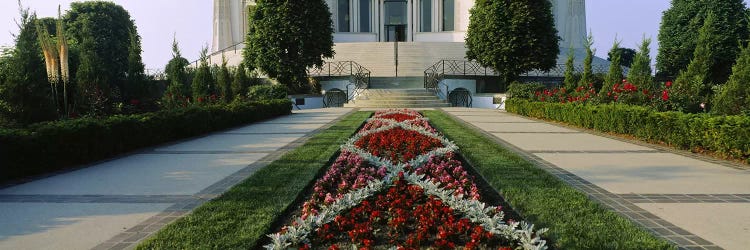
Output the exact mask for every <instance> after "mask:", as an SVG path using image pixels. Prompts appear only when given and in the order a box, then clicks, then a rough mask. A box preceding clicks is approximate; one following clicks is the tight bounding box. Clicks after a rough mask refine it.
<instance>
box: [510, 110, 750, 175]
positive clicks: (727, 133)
mask: <svg viewBox="0 0 750 250" xmlns="http://www.w3.org/2000/svg"><path fill="white" fill-rule="evenodd" d="M506 109H507V111H508V112H512V113H516V114H520V115H524V116H530V117H535V118H540V119H547V120H553V121H559V122H565V123H568V124H571V125H575V126H579V127H583V128H588V129H594V130H598V131H602V132H613V133H618V134H627V135H632V136H634V137H636V138H639V139H643V140H647V141H651V142H662V143H666V144H669V145H672V146H675V147H677V148H680V149H690V150H696V151H703V150H708V151H712V152H715V153H717V154H719V155H721V156H725V157H731V158H735V159H744V160H746V161H748V162H750V160H749V159H748V157H750V117H748V116H715V115H709V114H687V113H681V112H658V111H655V110H653V109H651V108H648V107H643V106H632V105H624V104H602V105H583V104H562V103H547V102H531V101H527V100H519V99H511V100H508V101H507V102H506Z"/></svg>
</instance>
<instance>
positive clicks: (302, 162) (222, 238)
mask: <svg viewBox="0 0 750 250" xmlns="http://www.w3.org/2000/svg"><path fill="white" fill-rule="evenodd" d="M370 115H371V112H357V113H354V114H352V115H349V116H347V117H345V118H344V119H343V120H342V121H340V122H338V123H337V124H335V125H333V126H332V127H331V128H329V129H327V130H325V131H323V132H321V133H319V134H317V135H315V136H314V137H313V138H311V139H310V140H308V141H307V142H306V143H305V144H304V145H303V146H301V147H299V148H297V149H295V150H293V151H291V152H289V153H287V154H285V155H284V156H282V157H281V158H280V159H279V160H276V161H274V162H273V163H271V164H270V165H268V166H266V167H265V168H263V169H260V170H258V171H257V172H256V173H255V174H253V175H252V176H250V177H249V178H248V179H247V180H245V181H243V182H242V183H240V184H238V185H237V186H235V187H233V188H232V189H230V190H229V191H227V192H226V193H224V194H223V195H221V196H220V197H218V198H216V199H214V200H212V201H209V202H207V203H205V204H203V205H202V206H200V207H198V208H197V209H195V210H194V211H193V212H192V213H191V214H190V215H187V216H186V217H184V218H181V219H179V220H177V221H175V222H174V223H171V224H169V225H167V226H166V227H164V228H163V229H162V230H161V231H159V232H158V233H156V235H154V236H152V237H150V238H149V239H147V240H146V241H144V242H143V243H142V244H140V245H139V246H138V248H137V249H209V248H210V249H238V248H242V249H248V248H252V247H254V246H255V245H256V243H257V242H258V241H259V240H262V239H263V237H266V236H265V233H267V231H268V230H269V228H270V227H271V224H272V223H273V221H274V219H275V218H276V217H277V216H279V215H280V214H281V213H282V212H283V211H284V210H285V209H286V208H287V207H288V206H291V205H294V204H292V203H293V202H294V200H295V199H296V198H297V196H298V194H300V193H301V192H302V191H303V189H304V188H305V187H306V186H307V185H308V184H309V183H311V182H312V181H313V179H314V178H315V176H316V174H317V173H318V172H319V171H321V169H322V168H324V167H326V164H327V163H328V161H329V159H330V158H331V156H333V155H334V154H335V153H336V152H337V151H338V150H339V146H340V145H341V144H343V143H344V142H345V141H346V140H347V139H348V138H349V137H351V136H352V135H353V134H354V133H355V132H356V130H357V128H359V126H360V125H361V124H362V123H363V122H364V120H365V119H367V118H368V117H370Z"/></svg>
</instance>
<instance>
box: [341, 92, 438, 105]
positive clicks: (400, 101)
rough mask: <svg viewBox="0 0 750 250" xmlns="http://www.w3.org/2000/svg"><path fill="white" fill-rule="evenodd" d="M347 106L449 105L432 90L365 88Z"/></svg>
mask: <svg viewBox="0 0 750 250" xmlns="http://www.w3.org/2000/svg"><path fill="white" fill-rule="evenodd" d="M344 107H347V108H437V107H450V104H448V103H447V102H446V101H443V100H440V99H439V98H438V97H437V96H435V94H433V93H432V92H430V91H428V90H426V89H424V88H421V89H366V90H363V91H362V93H361V94H360V95H359V96H358V97H357V99H356V100H354V101H353V102H349V103H347V104H344Z"/></svg>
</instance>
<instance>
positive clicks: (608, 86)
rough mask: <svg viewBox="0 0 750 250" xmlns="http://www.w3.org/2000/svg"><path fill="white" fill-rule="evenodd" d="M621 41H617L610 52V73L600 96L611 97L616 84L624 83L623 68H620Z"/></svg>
mask: <svg viewBox="0 0 750 250" xmlns="http://www.w3.org/2000/svg"><path fill="white" fill-rule="evenodd" d="M619 48H620V41H617V40H615V42H614V43H613V44H612V49H610V50H609V52H610V53H611V54H612V56H611V59H612V60H611V61H610V64H609V72H608V73H607V77H606V78H605V79H604V84H603V85H602V89H601V90H600V91H599V95H600V96H607V97H609V96H610V91H612V89H613V88H614V85H615V84H621V83H622V66H620V58H621V57H620V50H619Z"/></svg>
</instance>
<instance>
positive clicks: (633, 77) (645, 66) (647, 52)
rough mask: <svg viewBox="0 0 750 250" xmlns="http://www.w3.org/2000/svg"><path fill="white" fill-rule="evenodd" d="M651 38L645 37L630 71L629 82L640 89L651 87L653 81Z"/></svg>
mask: <svg viewBox="0 0 750 250" xmlns="http://www.w3.org/2000/svg"><path fill="white" fill-rule="evenodd" d="M650 46H651V38H646V37H645V36H644V37H643V41H641V44H640V45H639V46H638V53H636V54H635V58H634V59H633V64H632V65H631V67H630V71H628V82H630V83H632V84H635V86H637V87H638V88H639V89H651V85H652V82H653V77H652V71H651V47H650Z"/></svg>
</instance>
